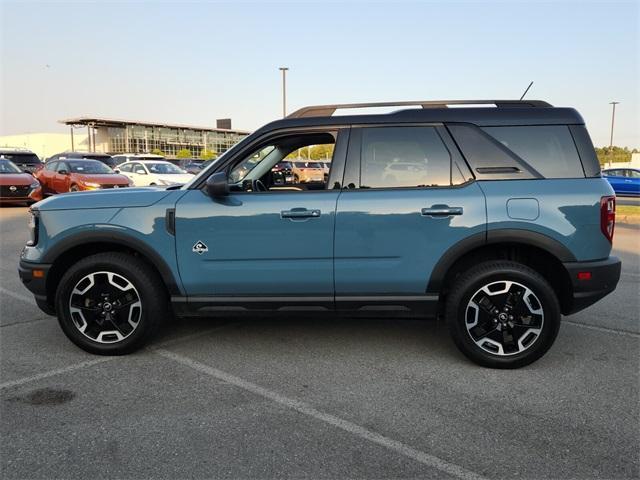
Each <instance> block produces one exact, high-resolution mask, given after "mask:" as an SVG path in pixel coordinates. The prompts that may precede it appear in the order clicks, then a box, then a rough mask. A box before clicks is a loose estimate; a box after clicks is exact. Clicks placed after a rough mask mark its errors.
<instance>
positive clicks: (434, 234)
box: [335, 125, 486, 310]
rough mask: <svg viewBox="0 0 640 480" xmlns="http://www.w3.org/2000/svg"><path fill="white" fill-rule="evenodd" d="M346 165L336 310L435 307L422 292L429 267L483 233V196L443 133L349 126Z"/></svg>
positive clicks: (416, 128)
mask: <svg viewBox="0 0 640 480" xmlns="http://www.w3.org/2000/svg"><path fill="white" fill-rule="evenodd" d="M347 162H348V163H347V167H346V173H345V184H346V185H347V186H350V187H351V188H349V189H347V190H344V191H343V193H342V195H341V196H340V198H339V200H338V208H337V214H336V234H335V284H336V305H337V307H338V308H347V309H355V310H358V309H361V310H366V309H376V305H380V304H381V303H383V304H387V305H385V308H388V309H391V308H392V307H394V306H395V307H397V308H398V309H401V310H402V309H406V308H407V305H411V304H413V302H414V301H415V302H417V303H416V305H418V304H419V302H421V301H424V302H426V303H429V302H431V303H433V302H434V301H435V300H436V299H435V298H434V299H431V298H427V297H429V296H427V295H426V293H427V285H428V283H429V279H430V276H431V273H432V270H433V268H434V266H435V264H436V263H437V262H438V260H439V259H440V258H441V257H442V255H443V254H444V253H445V252H446V251H447V250H448V249H449V248H450V247H451V246H453V245H454V244H455V243H457V242H459V241H460V240H462V239H464V238H466V237H468V236H470V235H473V234H479V235H483V234H484V232H485V228H486V212H485V198H484V195H483V193H482V191H481V189H480V187H479V186H478V185H477V184H476V183H474V182H473V181H472V176H471V173H470V172H469V170H468V167H466V164H464V161H463V160H462V158H461V157H460V154H459V152H457V150H456V147H455V145H454V144H453V142H452V141H451V138H450V137H449V135H448V133H447V131H446V129H445V128H444V127H442V126H428V125H427V126H407V127H395V126H388V127H385V126H380V127H370V128H361V129H353V130H352V134H351V142H350V144H349V157H348V159H347ZM432 293H435V292H432ZM347 306H348V307H347ZM409 308H412V307H409Z"/></svg>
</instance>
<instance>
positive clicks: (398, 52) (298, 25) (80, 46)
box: [0, 0, 640, 147]
mask: <svg viewBox="0 0 640 480" xmlns="http://www.w3.org/2000/svg"><path fill="white" fill-rule="evenodd" d="M639 5H640V2H638V1H629V2H623V3H616V2H610V1H608V2H596V3H586V2H556V3H541V2H515V1H514V2H504V3H487V2H466V3H454V2H411V3H409V2H398V1H396V2H392V1H389V2H379V3H371V2H348V3H330V2H322V3H308V2H301V1H299V2H295V3H293V2H292V3H267V2H260V3H249V2H233V3H223V2H211V3H202V2H201V3H188V2H135V3H134V2H78V3H64V2H41V3H36V2H29V1H20V2H17V1H16V2H11V1H6V0H0V15H1V19H0V21H1V24H0V30H1V54H2V58H1V64H0V68H1V81H2V83H1V84H0V93H1V98H0V104H1V106H0V109H1V117H0V135H5V134H15V133H27V132H56V131H65V128H66V127H63V126H61V125H60V124H58V123H57V120H59V119H61V118H67V117H73V116H80V115H95V116H109V117H116V118H123V119H132V120H149V121H162V122H168V123H172V122H175V123H186V124H194V125H209V126H212V125H214V124H215V119H216V118H223V117H231V118H232V119H233V126H234V127H236V128H240V129H246V130H252V129H255V128H257V127H259V126H260V125H261V124H263V123H266V122H268V121H270V120H272V119H274V118H276V117H278V116H280V115H281V92H280V72H279V71H278V67H279V66H281V65H286V66H288V67H290V69H291V70H290V71H289V76H288V96H289V110H290V111H291V110H293V109H295V108H299V107H302V106H304V105H309V104H318V103H338V102H340V103H342V102H363V101H386V100H415V99H420V100H423V99H454V98H460V99H481V98H487V99H489V98H500V99H502V98H518V97H519V96H520V95H521V94H522V92H523V90H524V89H525V87H526V86H527V85H528V83H529V82H530V81H531V80H534V81H535V84H534V86H533V87H532V89H531V90H530V92H529V94H528V95H527V98H531V99H534V98H535V99H544V100H547V101H549V102H551V103H552V104H554V105H558V106H572V107H576V108H577V109H578V110H579V111H580V112H581V113H582V115H583V116H584V117H585V119H586V121H587V126H588V128H589V130H590V132H591V135H592V137H593V139H594V143H595V144H596V145H600V146H601V145H608V143H609V132H610V122H611V106H610V105H609V102H610V101H612V100H616V101H619V102H621V104H620V105H618V110H617V115H616V129H615V139H614V143H615V144H617V145H622V146H625V145H626V146H629V147H640V125H639V119H640V94H639V90H640V77H639V73H640V71H639V70H640V67H639V64H640V60H639V58H640V45H639V32H638V31H639V25H640V8H639Z"/></svg>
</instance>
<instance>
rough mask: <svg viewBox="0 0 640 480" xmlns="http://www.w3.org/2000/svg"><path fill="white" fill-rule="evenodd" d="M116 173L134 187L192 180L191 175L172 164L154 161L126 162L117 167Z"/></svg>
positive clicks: (173, 183) (182, 182) (174, 183)
mask: <svg viewBox="0 0 640 480" xmlns="http://www.w3.org/2000/svg"><path fill="white" fill-rule="evenodd" d="M116 172H118V173H121V174H122V175H124V176H126V177H127V178H129V180H131V182H132V184H133V185H135V186H136V187H146V186H154V185H176V184H184V183H187V182H188V181H190V180H191V179H192V178H193V174H191V173H187V172H186V171H184V170H182V169H181V168H178V167H176V166H175V165H174V164H173V163H170V162H157V161H155V160H140V161H135V162H126V163H123V164H121V165H118V166H117V167H116Z"/></svg>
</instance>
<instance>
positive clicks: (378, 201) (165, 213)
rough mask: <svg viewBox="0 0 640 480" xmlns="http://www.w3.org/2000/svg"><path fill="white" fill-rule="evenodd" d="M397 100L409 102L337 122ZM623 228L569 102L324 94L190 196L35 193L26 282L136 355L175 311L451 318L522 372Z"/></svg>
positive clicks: (184, 192) (607, 279) (601, 280)
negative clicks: (348, 100)
mask: <svg viewBox="0 0 640 480" xmlns="http://www.w3.org/2000/svg"><path fill="white" fill-rule="evenodd" d="M466 104H469V105H466ZM389 105H395V106H400V107H413V108H403V109H401V110H398V111H395V112H393V113H388V114H376V115H366V114H365V115H361V114H358V115H345V116H335V115H333V114H334V113H335V111H336V110H337V109H345V108H351V107H370V106H376V107H377V106H389ZM451 106H455V107H457V108H450V107H451ZM415 107H419V108H415ZM420 107H421V108H420ZM314 156H315V157H316V158H319V159H321V160H322V161H323V162H327V164H329V165H330V167H329V172H328V175H325V179H324V181H317V182H304V183H299V184H296V183H295V182H294V183H289V182H288V183H285V184H283V183H282V182H281V181H280V180H279V179H278V178H275V176H274V171H273V167H274V166H276V165H277V164H278V163H280V162H283V161H291V160H295V159H305V160H307V161H309V162H311V161H313V160H314ZM285 159H286V160H285ZM614 224H615V197H614V192H613V190H612V189H611V186H610V185H609V183H608V182H607V181H606V180H605V179H603V178H601V174H600V166H599V163H598V160H597V158H596V155H595V152H594V149H593V145H592V143H591V140H590V139H589V135H588V133H587V130H586V128H585V125H584V120H583V119H582V117H581V116H580V115H579V114H578V113H577V112H576V111H575V110H574V109H571V108H554V107H552V106H551V105H549V104H548V103H545V102H542V101H512V100H504V101H503V100H490V101H471V102H465V101H426V102H401V103H382V104H365V105H362V104H357V105H354V104H350V105H323V106H317V107H307V108H303V109H301V110H298V111H297V112H295V113H293V114H291V115H289V116H288V117H287V118H285V119H283V120H278V121H275V122H273V123H270V124H268V125H266V126H264V127H262V128H261V129H259V130H258V131H256V132H255V133H253V134H252V135H250V136H249V137H247V138H245V139H243V140H242V141H241V142H240V143H238V144H237V145H235V146H234V147H233V148H232V149H230V150H229V151H228V152H226V153H225V154H224V155H223V156H221V157H220V158H218V159H217V160H216V161H214V162H212V164H211V165H210V166H208V167H207V168H206V169H205V170H203V171H202V172H201V173H200V174H199V175H198V176H196V177H195V178H194V179H193V181H191V182H190V183H188V184H186V185H184V186H182V187H168V188H138V189H126V191H122V190H120V191H118V190H115V191H114V190H109V191H94V192H82V193H70V194H64V195H59V196H56V197H54V198H49V199H47V200H44V201H42V202H39V203H37V204H36V205H34V206H33V207H32V209H31V222H30V231H31V238H30V240H29V241H28V243H27V245H26V246H25V247H24V250H23V251H22V258H21V261H20V267H19V273H20V277H21V278H22V281H23V282H24V284H25V285H26V286H27V288H29V289H30V290H31V291H32V292H33V293H34V295H35V298H36V301H37V303H38V305H39V306H40V308H41V309H42V310H43V311H45V312H46V313H48V314H51V315H56V316H57V317H58V320H59V322H60V325H61V327H62V329H63V331H64V332H65V334H66V335H67V336H68V337H69V339H70V340H71V341H72V342H74V343H75V344H76V345H78V346H79V347H81V348H83V349H84V350H86V351H89V352H92V353H97V354H105V355H113V354H124V353H128V352H131V351H133V350H135V349H137V348H139V347H140V346H142V345H143V344H144V343H145V342H146V341H147V340H148V338H149V337H150V335H151V334H152V333H153V331H154V329H155V328H156V327H157V326H158V324H159V323H160V321H161V320H162V319H163V318H164V317H167V316H170V315H171V314H170V312H173V314H175V315H177V316H194V315H200V316H213V315H216V314H217V315H228V314H231V313H237V312H245V313H253V314H259V315H262V314H265V313H267V312H280V313H285V312H288V313H291V312H293V313H298V314H305V313H310V312H337V313H340V314H344V315H363V316H375V315H383V316H418V317H436V316H441V317H443V318H445V319H446V322H447V325H448V328H449V330H450V333H451V336H452V338H453V341H454V342H455V344H456V345H457V347H458V348H459V349H460V350H461V351H462V352H463V353H464V354H465V355H466V356H467V357H469V358H470V359H471V360H473V361H475V362H476V363H478V364H480V365H484V366H489V367H496V368H514V367H520V366H523V365H527V364H529V363H531V362H533V361H535V360H536V359H538V358H540V357H541V356H542V355H543V354H544V353H545V352H546V351H547V350H548V349H549V348H550V347H551V345H552V343H553V341H554V340H555V338H556V335H557V333H558V328H559V326H560V320H561V315H562V314H564V315H570V314H572V313H575V312H577V311H579V310H582V309H584V308H586V307H588V306H589V305H591V304H593V303H594V302H596V301H597V300H599V299H600V298H602V297H604V296H605V295H607V294H608V293H610V292H612V291H613V290H614V289H615V287H616V284H617V282H618V279H619V276H620V261H619V260H618V259H617V258H615V257H612V256H610V253H611V242H612V237H613V232H614Z"/></svg>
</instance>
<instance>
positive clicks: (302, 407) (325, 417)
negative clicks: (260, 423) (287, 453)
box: [155, 349, 485, 480]
mask: <svg viewBox="0 0 640 480" xmlns="http://www.w3.org/2000/svg"><path fill="white" fill-rule="evenodd" d="M155 353H157V354H159V355H162V356H163V357H165V358H169V359H171V360H174V361H176V362H178V363H180V364H182V365H185V366H187V367H189V368H192V369H193V370H196V371H198V372H200V373H204V374H205V375H208V376H210V377H212V378H215V379H217V380H220V381H222V382H226V383H228V384H230V385H234V386H236V387H239V388H242V389H243V390H246V391H248V392H251V393H254V394H256V395H259V396H261V397H264V398H267V399H269V400H272V401H273V402H276V403H278V404H280V405H283V406H285V407H287V408H290V409H292V410H295V411H297V412H299V413H302V414H303V415H307V416H309V417H312V418H315V419H316V420H320V421H322V422H325V423H328V424H329V425H332V426H334V427H337V428H340V429H341V430H344V431H346V432H348V433H351V434H352V435H355V436H357V437H360V438H362V439H365V440H368V441H370V442H372V443H376V444H378V445H381V446H383V447H385V448H388V449H389V450H393V451H394V452H397V453H400V454H401V455H404V456H405V457H408V458H411V459H413V460H416V461H417V462H419V463H422V464H423V465H426V466H428V467H431V468H435V469H437V470H440V471H442V472H445V473H447V474H449V475H452V476H454V477H456V478H460V479H474V480H480V479H484V478H485V477H483V476H482V475H479V474H477V473H475V472H472V471H471V470H467V469H466V468H464V467H461V466H460V465H456V464H454V463H450V462H447V461H446V460H443V459H441V458H439V457H436V456H434V455H431V454H429V453H425V452H422V451H420V450H416V449H415V448H413V447H410V446H409V445H406V444H404V443H402V442H400V441H398V440H394V439H392V438H389V437H386V436H384V435H381V434H379V433H376V432H373V431H371V430H369V429H367V428H365V427H362V426H360V425H357V424H355V423H353V422H350V421H348V420H344V419H342V418H340V417H336V416H335V415H331V414H330V413H325V412H322V411H320V410H317V409H316V408H314V407H312V406H310V405H309V404H307V403H305V402H301V401H299V400H294V399H291V398H288V397H285V396H284V395H280V394H279V393H276V392H273V391H271V390H268V389H266V388H263V387H261V386H259V385H256V384H254V383H251V382H248V381H246V380H243V379H242V378H239V377H236V376H234V375H231V374H229V373H226V372H223V371H222V370H218V369H217V368H214V367H210V366H209V365H205V364H204V363H200V362H198V361H196V360H192V359H190V358H189V357H185V356H183V355H178V354H176V353H173V352H171V351H169V350H164V349H156V350H155Z"/></svg>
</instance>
